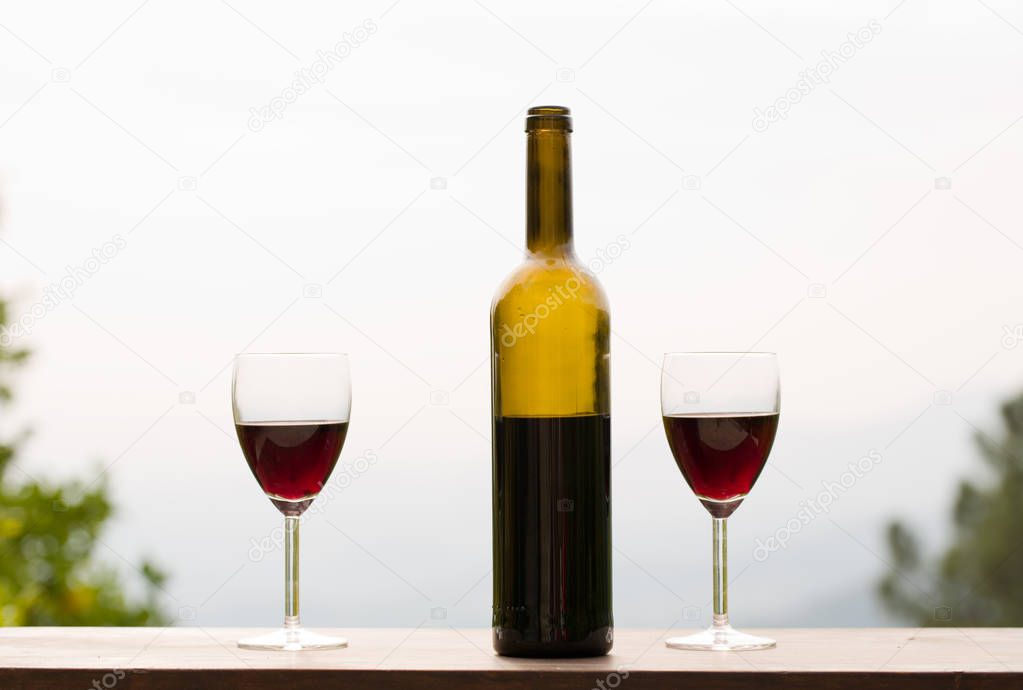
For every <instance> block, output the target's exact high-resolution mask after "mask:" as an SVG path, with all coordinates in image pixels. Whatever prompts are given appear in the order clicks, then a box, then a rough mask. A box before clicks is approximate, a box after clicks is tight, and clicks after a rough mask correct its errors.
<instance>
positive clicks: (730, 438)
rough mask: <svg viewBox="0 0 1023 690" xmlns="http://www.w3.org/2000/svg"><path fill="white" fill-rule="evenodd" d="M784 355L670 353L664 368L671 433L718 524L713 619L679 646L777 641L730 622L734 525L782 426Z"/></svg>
mask: <svg viewBox="0 0 1023 690" xmlns="http://www.w3.org/2000/svg"><path fill="white" fill-rule="evenodd" d="M780 406H781V390H780V384H779V379H778V358H777V356H776V355H775V354H773V353H770V352H670V353H668V354H666V355H665V356H664V366H663V368H662V370H661V414H662V415H663V421H664V433H665V434H666V435H667V437H668V445H669V446H671V452H672V455H674V456H675V462H676V464H678V468H679V470H681V471H682V476H683V477H684V478H685V480H686V483H688V484H689V487H690V488H691V489H692V490H693V493H695V494H696V497H697V498H698V499H700V502H701V503H702V504H703V506H704V508H706V509H707V511H708V512H709V513H710V515H711V518H712V520H713V527H714V532H713V539H714V622H713V624H712V625H711V627H710V628H708V629H706V630H704V631H702V632H699V633H696V634H694V635H688V636H685V637H672V638H669V639H668V640H667V641H666V644H667V646H668V647H672V648H674V649H696V650H715V651H725V650H737V651H739V650H752V649H768V648H770V647H774V646H775V642H774V640H771V639H768V638H766V637H757V636H755V635H747V634H745V633H742V632H739V631H738V630H735V629H734V628H732V626H731V625H729V623H728V562H727V556H728V546H727V544H728V532H727V525H728V523H727V520H728V516H729V515H731V514H732V513H733V512H734V511H735V509H736V508H738V507H739V504H740V503H742V501H743V499H744V498H746V495H747V494H748V493H749V491H750V489H752V488H753V484H754V482H756V481H757V477H759V476H760V472H761V471H762V470H763V469H764V463H765V462H767V456H768V455H769V454H770V452H771V445H772V444H773V443H774V435H775V432H776V431H777V429H778V414H779V411H780Z"/></svg>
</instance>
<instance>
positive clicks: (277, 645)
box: [238, 628, 348, 652]
mask: <svg viewBox="0 0 1023 690" xmlns="http://www.w3.org/2000/svg"><path fill="white" fill-rule="evenodd" d="M238 646H239V647H241V648H242V649H267V650H272V651H283V652H301V651H306V650H313V649H342V648H344V647H347V646H348V640H346V639H345V638H343V637H328V636H327V635H320V634H318V633H314V632H311V631H309V630H306V629H305V628H280V629H278V630H274V631H273V632H272V633H267V634H266V635H259V636H257V637H246V638H243V639H241V640H238Z"/></svg>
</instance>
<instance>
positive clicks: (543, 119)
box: [526, 105, 572, 132]
mask: <svg viewBox="0 0 1023 690" xmlns="http://www.w3.org/2000/svg"><path fill="white" fill-rule="evenodd" d="M544 130H552V131H556V132H571V131H572V111H571V110H570V109H568V108H566V107H565V106H563V105H538V106H535V107H533V108H530V109H529V111H528V112H527V113H526V131H527V132H539V131H544Z"/></svg>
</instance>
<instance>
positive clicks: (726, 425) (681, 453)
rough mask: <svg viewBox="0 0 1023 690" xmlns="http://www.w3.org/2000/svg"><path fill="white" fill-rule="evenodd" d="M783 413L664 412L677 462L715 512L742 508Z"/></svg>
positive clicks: (726, 513) (725, 514)
mask: <svg viewBox="0 0 1023 690" xmlns="http://www.w3.org/2000/svg"><path fill="white" fill-rule="evenodd" d="M777 430H778V414H777V413H773V414H748V415H743V414H728V413H725V414H694V415H679V416H665V417H664V431H665V433H666V434H667V436H668V445H669V446H670V447H671V453H672V455H674V456H675V462H676V464H678V468H679V469H680V470H681V471H682V476H683V477H685V480H686V482H688V484H689V486H690V488H692V490H693V493H695V494H696V496H697V498H699V499H700V502H701V503H703V505H704V507H705V508H706V509H707V510H708V511H709V512H710V514H711V515H712V516H713V517H716V518H725V517H728V516H729V515H731V514H732V512H733V511H734V510H735V509H736V508H738V507H739V504H740V503H742V499H743V498H745V497H746V494H748V493H749V491H750V489H752V488H753V484H754V482H756V481H757V477H759V476H760V472H761V471H762V470H763V469H764V463H766V462H767V456H768V455H770V453H771V446H772V445H773V444H774V435H775V432H776V431H777Z"/></svg>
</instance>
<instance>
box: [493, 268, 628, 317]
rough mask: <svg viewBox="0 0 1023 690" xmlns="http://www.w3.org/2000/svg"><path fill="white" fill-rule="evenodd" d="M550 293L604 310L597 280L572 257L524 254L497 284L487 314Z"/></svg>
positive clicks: (605, 304) (541, 298)
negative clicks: (522, 258) (526, 255)
mask: <svg viewBox="0 0 1023 690" xmlns="http://www.w3.org/2000/svg"><path fill="white" fill-rule="evenodd" d="M551 296H554V297H559V298H564V299H571V300H573V301H577V303H578V304H580V305H587V306H590V307H595V308H598V309H601V310H604V311H607V310H608V300H607V293H605V292H604V288H603V286H602V285H601V284H600V281H599V280H597V277H596V275H594V274H593V273H592V272H591V271H590V270H589V269H588V268H587V267H586V266H584V265H583V264H581V263H579V262H578V261H576V260H574V258H549V257H527V258H526V260H525V261H523V262H522V263H521V264H519V265H518V266H516V267H515V268H514V269H513V270H512V271H511V273H509V274H508V276H507V277H506V278H505V279H504V280H503V281H502V282H501V284H500V285H499V286H498V288H497V291H496V292H495V293H494V300H493V302H492V303H491V307H490V310H491V314H494V313H496V312H497V311H498V310H499V309H501V308H502V306H504V305H506V304H508V303H514V304H515V305H516V306H521V304H522V303H523V302H529V301H532V302H541V301H543V300H545V299H547V298H548V297H551Z"/></svg>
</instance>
